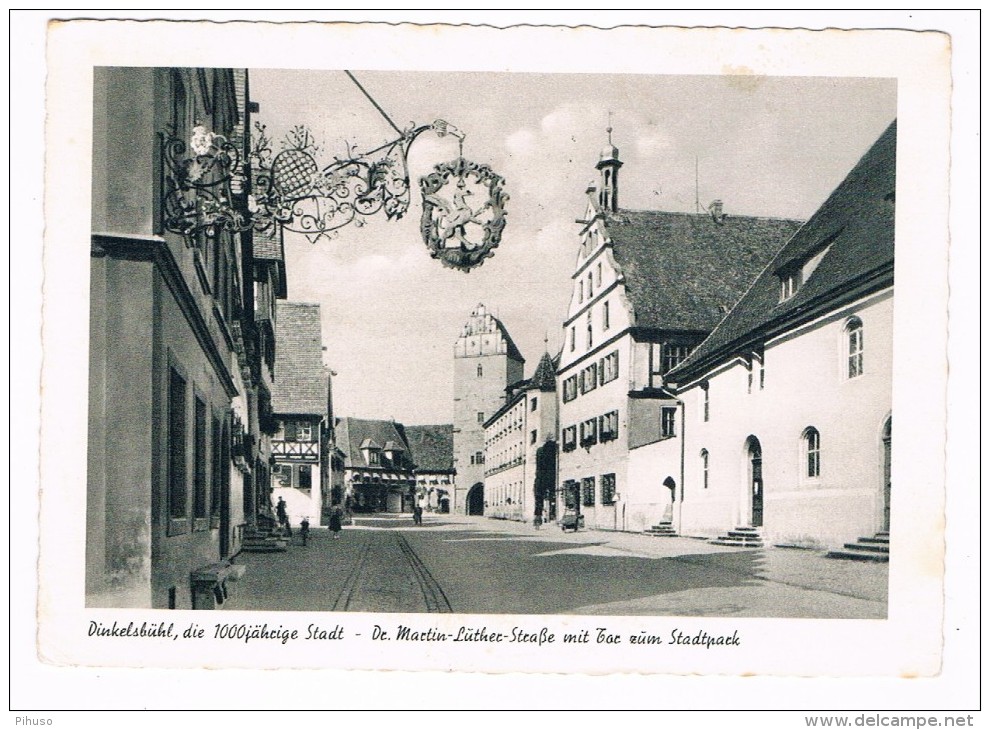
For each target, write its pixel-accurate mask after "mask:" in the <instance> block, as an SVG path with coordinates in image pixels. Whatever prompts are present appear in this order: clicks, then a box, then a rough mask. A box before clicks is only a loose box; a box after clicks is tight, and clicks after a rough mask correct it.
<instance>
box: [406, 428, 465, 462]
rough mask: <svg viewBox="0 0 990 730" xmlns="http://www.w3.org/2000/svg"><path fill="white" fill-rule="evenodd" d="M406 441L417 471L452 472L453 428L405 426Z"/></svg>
mask: <svg viewBox="0 0 990 730" xmlns="http://www.w3.org/2000/svg"><path fill="white" fill-rule="evenodd" d="M406 440H407V441H408V443H409V450H410V452H411V453H412V460H413V462H415V464H416V469H417V470H418V471H453V470H454V427H453V426H452V425H450V424H442V425H439V426H406Z"/></svg>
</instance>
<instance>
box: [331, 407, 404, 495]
mask: <svg viewBox="0 0 990 730" xmlns="http://www.w3.org/2000/svg"><path fill="white" fill-rule="evenodd" d="M336 431H337V441H338V445H339V448H340V449H341V451H343V453H344V489H345V495H346V496H345V502H346V504H347V506H348V508H349V510H350V511H352V512H363V513H368V512H410V513H411V512H412V511H413V504H414V497H415V494H416V474H415V471H414V462H413V460H412V456H411V454H410V453H409V443H408V442H407V441H406V435H405V429H404V428H403V427H402V425H401V424H398V423H395V422H394V421H377V420H368V419H363V418H341V419H340V420H339V421H338V422H337V429H336Z"/></svg>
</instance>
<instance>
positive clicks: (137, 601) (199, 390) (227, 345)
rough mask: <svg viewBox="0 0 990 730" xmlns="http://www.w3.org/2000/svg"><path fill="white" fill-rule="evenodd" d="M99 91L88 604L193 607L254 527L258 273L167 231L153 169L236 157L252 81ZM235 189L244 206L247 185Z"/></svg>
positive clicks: (236, 247) (204, 73) (232, 244)
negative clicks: (251, 299)
mask: <svg viewBox="0 0 990 730" xmlns="http://www.w3.org/2000/svg"><path fill="white" fill-rule="evenodd" d="M93 89H94V110H93V111H94V125H93V128H94V138H93V189H92V236H91V269H90V276H91V288H90V352H89V379H90V380H89V434H88V456H87V459H88V463H87V507H86V525H87V529H86V603H87V605H89V606H113V607H119V608H125V607H127V608H149V607H150V608H190V607H194V606H195V605H196V601H195V599H194V588H193V585H194V578H195V577H196V576H202V575H204V571H205V573H210V574H211V575H213V576H214V578H213V580H215V581H221V580H223V577H222V576H223V574H222V571H221V572H218V571H216V570H213V571H212V572H211V570H208V569H211V567H215V566H216V565H218V564H219V563H220V562H221V561H223V560H224V559H226V558H229V557H230V556H232V555H234V554H235V553H236V552H237V551H238V550H239V548H240V541H241V540H242V539H243V534H244V529H245V527H246V525H247V523H248V522H249V521H250V519H251V511H252V510H251V505H250V503H249V497H250V495H249V494H248V492H246V491H245V489H246V488H247V490H248V491H250V489H251V485H253V484H254V468H255V464H256V461H255V458H254V457H255V455H256V446H255V445H256V444H257V442H258V435H259V433H258V421H257V419H256V418H255V417H253V413H254V404H252V402H251V399H252V388H253V385H254V383H253V377H252V368H253V367H256V364H255V361H254V358H255V357H256V352H255V351H254V350H253V349H252V344H251V342H250V341H249V339H248V336H247V335H246V332H245V330H246V329H247V326H248V325H249V324H250V323H249V320H248V319H246V317H245V312H246V307H245V301H244V291H245V287H244V282H246V281H248V280H250V278H251V272H252V267H253V263H252V261H251V242H250V238H249V237H245V236H242V235H241V234H236V233H230V232H227V231H224V230H218V231H213V232H208V231H206V230H202V229H196V228H194V227H191V228H189V229H188V230H187V231H186V232H185V233H174V232H170V231H169V230H168V229H167V228H166V225H165V220H166V216H168V215H170V214H171V215H175V214H176V213H177V209H176V207H175V206H176V205H177V203H176V199H175V197H174V196H173V197H171V198H170V197H169V195H170V193H173V192H174V190H173V189H170V188H169V182H168V179H167V177H166V176H165V175H163V174H162V164H163V162H162V161H163V159H171V158H170V157H169V155H174V154H175V153H176V152H177V150H179V149H181V150H185V149H186V146H187V145H188V144H189V140H191V139H192V138H193V137H194V134H195V133H196V132H197V130H198V131H199V132H201V133H203V134H207V133H214V134H219V135H223V136H224V137H225V138H226V139H227V140H229V141H230V142H231V143H232V144H233V145H235V146H237V147H240V148H241V149H242V150H243V151H245V152H246V148H245V145H246V135H245V133H244V130H245V128H246V125H247V123H248V122H249V104H248V101H247V99H248V88H247V74H246V72H245V71H243V70H233V69H220V68H216V69H166V68H116V67H115V68H97V69H95V72H94V79H93ZM170 139H171V140H174V141H177V142H178V143H179V146H177V145H175V144H171V143H170V142H169V140H170ZM231 187H232V197H233V199H232V200H231V203H232V204H233V205H235V206H246V195H247V193H248V192H249V190H250V176H249V171H247V170H243V169H242V170H240V171H239V177H238V179H237V180H235V181H234V184H232V186H231ZM170 200H171V203H170V202H169V201H170ZM170 206H171V207H170ZM209 587H210V586H207V588H209ZM218 596H219V598H218V600H222V596H223V591H220V593H219V594H218ZM196 607H199V606H196Z"/></svg>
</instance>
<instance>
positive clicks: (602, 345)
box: [557, 141, 800, 530]
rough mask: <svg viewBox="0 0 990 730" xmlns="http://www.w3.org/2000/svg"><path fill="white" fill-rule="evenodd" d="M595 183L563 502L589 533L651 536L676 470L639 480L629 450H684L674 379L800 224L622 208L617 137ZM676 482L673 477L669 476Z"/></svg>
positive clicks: (570, 317)
mask: <svg viewBox="0 0 990 730" xmlns="http://www.w3.org/2000/svg"><path fill="white" fill-rule="evenodd" d="M596 167H597V169H598V171H599V179H598V180H597V181H595V182H592V183H591V184H589V186H588V189H587V193H588V197H589V199H588V205H587V208H586V210H585V215H584V217H583V218H582V219H581V220H579V221H577V222H578V223H579V224H580V225H581V230H580V233H579V246H578V251H577V258H576V261H575V266H574V272H573V274H572V275H571V278H572V279H573V282H574V289H573V294H572V298H571V302H570V305H569V307H568V313H567V317H566V319H565V320H564V323H563V330H564V332H563V334H564V346H563V350H562V352H561V358H560V363H559V365H558V369H557V377H558V397H559V420H560V437H559V443H560V463H559V469H558V485H559V487H560V490H559V500H560V506H561V507H564V508H567V509H570V510H573V511H578V512H580V513H582V514H583V515H584V517H585V523H586V524H587V526H588V527H592V528H595V527H597V528H603V529H617V530H629V529H643V528H645V527H646V526H647V525H648V524H653V523H654V522H655V521H658V520H660V519H662V518H663V516H664V514H665V513H669V511H670V509H671V503H672V499H673V494H674V492H675V490H676V487H677V484H678V483H679V476H680V475H679V474H673V475H667V474H659V473H654V472H653V471H652V470H651V469H647V470H646V472H645V473H639V472H637V473H636V474H635V476H634V477H633V478H631V477H630V473H629V468H630V459H631V452H632V451H633V450H635V449H636V448H637V447H641V446H644V445H647V444H650V443H654V442H658V441H664V442H666V445H667V448H668V450H670V451H672V452H676V451H678V450H679V445H678V444H679V442H678V441H677V438H678V436H679V434H680V428H679V426H678V421H679V419H680V414H679V409H678V404H677V400H676V397H675V396H674V394H673V393H672V392H671V390H670V389H669V388H668V387H667V375H668V373H669V372H670V371H671V370H673V369H674V368H675V367H676V366H677V365H678V364H680V363H681V362H682V361H683V360H684V359H685V358H686V357H687V356H688V354H689V353H690V352H691V351H692V350H693V349H694V348H695V347H697V346H698V345H699V344H700V343H701V342H702V341H703V340H704V339H705V337H707V336H708V335H709V334H710V333H711V331H712V330H713V329H714V328H715V326H716V325H717V324H718V322H719V321H720V320H721V319H722V317H724V316H725V313H726V312H728V311H729V309H730V308H731V307H732V306H733V305H734V304H735V303H736V301H737V300H738V299H739V298H740V297H741V296H742V295H743V293H744V292H745V291H746V289H747V287H748V286H749V285H750V283H751V282H752V281H753V279H754V278H755V277H756V275H757V274H758V273H759V272H760V271H761V270H762V269H763V267H764V266H766V263H767V262H768V261H769V260H770V258H771V257H772V256H773V254H774V253H775V252H776V251H777V250H779V249H780V247H781V246H782V245H783V243H784V242H785V241H786V240H787V239H789V238H790V237H791V235H792V234H793V233H794V232H795V231H796V230H797V229H798V227H799V226H800V223H799V222H797V221H791V220H779V219H773V218H759V217H747V216H739V215H734V214H727V213H726V211H725V210H724V208H723V206H722V204H721V202H719V201H716V202H715V203H713V204H712V206H711V207H710V209H709V211H707V212H704V213H672V212H664V211H633V210H625V209H623V208H621V207H620V205H619V198H618V190H619V186H618V179H619V170H620V168H621V167H622V162H621V161H620V160H619V151H618V149H617V148H616V147H615V146H613V145H612V144H611V141H610V142H609V144H608V146H607V147H606V148H605V149H604V150H603V151H602V153H601V156H600V159H599V161H598V163H597V165H596ZM668 477H669V478H668Z"/></svg>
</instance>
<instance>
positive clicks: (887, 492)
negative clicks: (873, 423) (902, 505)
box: [880, 418, 891, 532]
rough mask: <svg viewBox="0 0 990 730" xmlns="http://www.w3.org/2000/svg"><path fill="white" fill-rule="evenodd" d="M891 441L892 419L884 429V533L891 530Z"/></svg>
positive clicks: (888, 420)
mask: <svg viewBox="0 0 990 730" xmlns="http://www.w3.org/2000/svg"><path fill="white" fill-rule="evenodd" d="M890 441H891V419H890V418H888V419H887V423H885V424H884V427H883V524H882V525H881V526H880V529H881V530H882V531H884V532H888V531H889V530H890Z"/></svg>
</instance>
